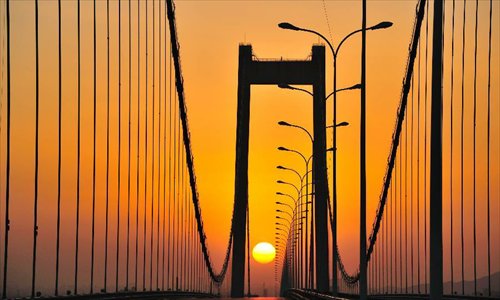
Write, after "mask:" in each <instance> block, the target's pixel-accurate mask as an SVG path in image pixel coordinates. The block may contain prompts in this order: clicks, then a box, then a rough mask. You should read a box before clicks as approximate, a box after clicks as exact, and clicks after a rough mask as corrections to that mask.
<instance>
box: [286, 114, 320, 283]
mask: <svg viewBox="0 0 500 300" xmlns="http://www.w3.org/2000/svg"><path fill="white" fill-rule="evenodd" d="M278 124H279V125H280V126H288V127H295V128H298V129H300V130H302V131H304V132H305V133H306V134H307V135H308V136H309V140H310V141H311V144H312V143H313V137H312V135H311V133H310V132H309V131H308V130H307V129H305V128H304V127H302V126H299V125H295V124H290V123H288V122H285V121H280V122H278ZM278 150H280V151H286V152H293V153H296V154H298V155H299V156H300V157H302V159H303V160H304V164H305V167H306V170H305V175H304V176H305V178H306V202H307V201H308V197H309V190H308V189H309V176H308V173H309V162H310V160H311V157H312V156H311V157H309V159H306V157H305V156H304V155H303V154H302V153H300V152H299V151H297V150H293V149H288V148H285V147H278ZM278 169H283V170H292V169H288V168H285V167H283V166H278ZM292 171H294V172H295V173H296V174H297V175H298V176H299V178H300V185H301V187H302V184H303V180H304V176H300V174H299V173H298V172H297V171H295V170H292ZM301 192H302V188H301V189H300V190H298V194H299V199H298V202H299V206H300V202H301V199H302V197H301V196H300V194H301ZM306 210H307V207H306ZM306 223H307V212H306ZM305 233H306V235H307V225H306V230H305ZM302 241H303V237H302V236H301V239H300V252H301V254H302V253H303V252H304V251H303V249H302ZM306 249H307V237H306ZM305 252H306V256H307V250H306V251H305ZM305 261H306V262H307V257H306V258H305ZM299 263H300V265H301V267H302V265H303V261H302V255H300V262H299ZM306 274H307V272H306ZM306 276H307V275H306ZM306 282H307V277H306ZM299 285H300V287H302V285H303V282H302V274H300V283H299Z"/></svg>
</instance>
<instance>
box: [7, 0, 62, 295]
mask: <svg viewBox="0 0 500 300" xmlns="http://www.w3.org/2000/svg"><path fill="white" fill-rule="evenodd" d="M7 3H8V1H7ZM7 5H8V4H7ZM57 28H58V36H57V39H58V41H57V42H58V62H57V63H58V87H57V89H58V91H57V97H58V115H57V121H58V130H57V144H58V150H57V225H56V278H55V281H56V282H55V291H54V294H55V295H56V296H58V295H59V248H60V236H61V157H62V155H61V154H62V153H61V152H62V133H61V131H62V124H61V118H62V117H61V115H62V114H61V113H62V74H61V73H62V70H61V69H62V68H61V65H62V43H61V0H58V1H57ZM4 286H5V283H4Z"/></svg>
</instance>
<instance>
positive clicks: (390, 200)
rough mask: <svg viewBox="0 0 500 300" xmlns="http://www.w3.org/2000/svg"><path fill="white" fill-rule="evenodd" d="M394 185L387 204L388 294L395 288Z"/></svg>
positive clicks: (391, 187)
mask: <svg viewBox="0 0 500 300" xmlns="http://www.w3.org/2000/svg"><path fill="white" fill-rule="evenodd" d="M393 187H394V185H393V184H392V182H391V186H390V193H389V202H388V203H387V204H388V205H387V206H388V207H387V209H388V213H389V216H388V218H389V220H388V221H389V222H388V224H387V225H389V236H388V241H389V243H388V247H389V257H388V259H389V261H388V266H389V270H387V274H388V276H389V278H390V280H389V281H388V283H390V286H389V287H388V288H387V289H388V292H389V293H392V287H393V284H392V281H393V276H392V259H393V257H394V256H393V255H392V254H393V253H392V242H393V237H392V206H393V203H392V201H393V199H394V189H393Z"/></svg>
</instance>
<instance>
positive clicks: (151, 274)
mask: <svg viewBox="0 0 500 300" xmlns="http://www.w3.org/2000/svg"><path fill="white" fill-rule="evenodd" d="M151 27H152V31H153V32H152V38H153V46H152V48H151V49H152V51H153V55H152V56H153V63H152V74H153V75H152V76H153V80H152V90H151V95H152V96H151V97H152V99H151V106H152V108H151V126H152V130H151V222H150V226H151V227H150V228H151V229H150V237H151V238H150V246H149V258H150V259H149V290H150V291H152V290H153V245H154V228H153V220H154V207H155V196H154V195H155V190H154V186H155V2H154V1H153V22H152V25H151Z"/></svg>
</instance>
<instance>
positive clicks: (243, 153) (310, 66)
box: [231, 45, 329, 297]
mask: <svg viewBox="0 0 500 300" xmlns="http://www.w3.org/2000/svg"><path fill="white" fill-rule="evenodd" d="M280 83H286V84H298V85H312V86H313V95H314V97H313V98H314V99H313V101H314V103H313V123H314V126H313V127H314V144H313V155H314V162H313V173H314V174H315V178H316V179H315V182H316V183H315V184H316V185H315V202H314V209H315V216H314V219H315V238H316V240H315V244H316V249H315V251H316V253H315V255H316V258H317V259H316V278H317V282H316V284H317V286H316V289H317V290H318V291H320V292H327V291H328V285H329V273H328V253H329V252H328V222H327V220H328V219H327V205H328V203H327V201H328V200H327V199H328V186H327V176H326V171H327V166H326V106H325V47H324V46H316V45H315V46H313V47H312V59H311V60H301V61H299V60H290V61H284V60H282V59H279V60H274V61H269V60H266V61H258V60H254V59H253V55H252V46H250V45H240V47H239V64H238V112H237V125H236V165H235V168H236V172H235V194H234V197H235V199H234V219H233V224H232V225H233V249H232V250H233V252H232V255H233V256H232V263H233V266H232V274H231V297H243V295H244V284H245V281H244V280H245V242H246V236H245V230H246V209H247V205H248V143H249V133H250V128H249V127H250V87H251V85H252V84H267V85H277V84H280Z"/></svg>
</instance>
